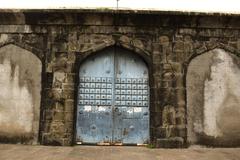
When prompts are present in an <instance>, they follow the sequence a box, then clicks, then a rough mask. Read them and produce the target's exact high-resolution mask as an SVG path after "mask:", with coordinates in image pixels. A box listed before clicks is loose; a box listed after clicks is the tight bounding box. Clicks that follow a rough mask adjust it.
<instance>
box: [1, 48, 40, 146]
mask: <svg viewBox="0 0 240 160" xmlns="http://www.w3.org/2000/svg"><path fill="white" fill-rule="evenodd" d="M41 73H42V63H41V61H40V60H39V59H38V58H37V57H36V56H35V55H34V54H33V53H31V52H29V51H28V50H25V49H23V48H20V47H18V46H16V45H13V44H9V45H6V46H3V47H1V48H0V90H1V92H0V141H2V142H10V143H19V142H22V143H36V142H37V139H38V132H39V117H40V100H41V94H40V93H41Z"/></svg>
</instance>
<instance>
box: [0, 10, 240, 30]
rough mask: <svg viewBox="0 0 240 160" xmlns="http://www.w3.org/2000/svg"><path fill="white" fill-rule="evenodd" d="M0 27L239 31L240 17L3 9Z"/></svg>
mask: <svg viewBox="0 0 240 160" xmlns="http://www.w3.org/2000/svg"><path fill="white" fill-rule="evenodd" d="M0 25H86V26H89V25H94V26H97V25H102V26H113V25H116V26H117V25H118V26H148V27H149V26H158V27H171V28H176V27H199V28H240V14H231V13H204V12H180V11H153V10H152V11H150V10H113V9H104V8H102V9H13V10H12V9H0Z"/></svg>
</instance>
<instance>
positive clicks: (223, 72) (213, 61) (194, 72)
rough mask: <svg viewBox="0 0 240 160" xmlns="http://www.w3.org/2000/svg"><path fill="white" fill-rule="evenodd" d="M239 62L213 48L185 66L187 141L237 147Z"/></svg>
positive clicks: (238, 132)
mask: <svg viewBox="0 0 240 160" xmlns="http://www.w3.org/2000/svg"><path fill="white" fill-rule="evenodd" d="M239 82H240V59H239V57H237V56H235V55H233V54H231V53H229V52H227V51H225V50H223V49H213V50H211V51H208V52H206V53H204V54H202V55H199V56H197V57H195V58H194V59H193V60H192V61H191V62H190V64H189V66H188V71H187V76H186V87H187V120H188V133H187V134H188V135H187V138H188V142H189V143H191V144H206V145H212V146H234V145H239V144H240V96H239V95H240V85H239Z"/></svg>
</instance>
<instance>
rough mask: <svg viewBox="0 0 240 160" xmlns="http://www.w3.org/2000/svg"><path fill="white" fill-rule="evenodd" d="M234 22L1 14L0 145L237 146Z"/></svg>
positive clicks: (81, 13) (239, 28)
mask: <svg viewBox="0 0 240 160" xmlns="http://www.w3.org/2000/svg"><path fill="white" fill-rule="evenodd" d="M239 56H240V16H239V15H236V14H235V15H233V14H218V13H214V14H213V13H212V14H207V13H186V12H163V11H133V10H118V11H116V10H108V9H99V10H98V9H95V10H86V9H85V10H0V89H1V92H0V142H1V143H23V144H42V145H63V146H67V145H78V144H93V145H152V146H155V147H160V148H161V147H163V148H164V147H166V148H169V147H170V148H180V147H188V146H190V145H195V144H197V145H207V146H218V147H219V146H220V147H234V146H240V96H239V95H240V85H239V82H240V58H239Z"/></svg>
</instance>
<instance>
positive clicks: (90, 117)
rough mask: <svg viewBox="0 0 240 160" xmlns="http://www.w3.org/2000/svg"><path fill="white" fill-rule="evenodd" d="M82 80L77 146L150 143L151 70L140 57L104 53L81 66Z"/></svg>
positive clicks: (112, 51)
mask: <svg viewBox="0 0 240 160" xmlns="http://www.w3.org/2000/svg"><path fill="white" fill-rule="evenodd" d="M79 78H80V82H79V89H78V93H79V94H78V115H77V123H76V125H77V126H76V128H77V129H76V130H77V134H76V135H77V136H76V142H77V143H79V142H81V143H95V144H145V143H147V142H148V140H149V85H148V69H147V66H146V64H145V63H144V62H143V60H142V59H141V58H140V57H138V56H136V55H133V54H131V53H128V52H127V51H125V50H113V49H108V50H105V51H104V53H99V54H98V55H95V56H94V57H91V58H89V59H87V61H85V62H84V63H83V64H82V65H81V67H80V71H79Z"/></svg>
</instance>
